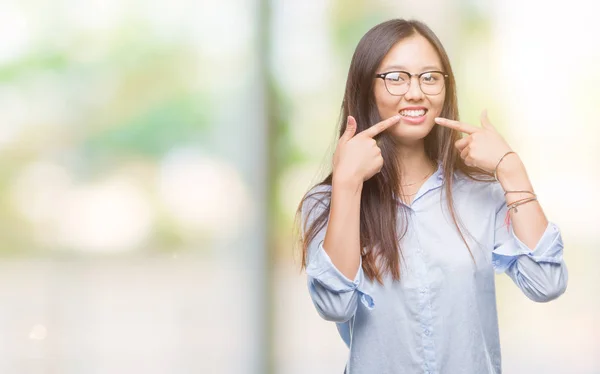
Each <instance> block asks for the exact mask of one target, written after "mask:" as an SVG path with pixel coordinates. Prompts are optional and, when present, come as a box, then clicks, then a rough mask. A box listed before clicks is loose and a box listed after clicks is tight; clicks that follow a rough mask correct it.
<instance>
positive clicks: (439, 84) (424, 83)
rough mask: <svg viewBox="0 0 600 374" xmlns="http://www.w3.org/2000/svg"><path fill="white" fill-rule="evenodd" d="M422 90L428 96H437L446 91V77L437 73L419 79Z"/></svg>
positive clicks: (430, 73) (424, 75)
mask: <svg viewBox="0 0 600 374" xmlns="http://www.w3.org/2000/svg"><path fill="white" fill-rule="evenodd" d="M419 83H420V84H421V90H423V93H424V94H426V95H437V94H439V93H440V92H442V89H444V75H443V74H442V73H437V72H429V73H425V74H423V75H421V77H420V78H419Z"/></svg>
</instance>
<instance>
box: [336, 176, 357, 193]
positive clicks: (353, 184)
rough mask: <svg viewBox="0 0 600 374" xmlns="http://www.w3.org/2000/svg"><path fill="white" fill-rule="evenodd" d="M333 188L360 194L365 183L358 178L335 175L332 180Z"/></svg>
mask: <svg viewBox="0 0 600 374" xmlns="http://www.w3.org/2000/svg"><path fill="white" fill-rule="evenodd" d="M331 187H332V188H335V189H341V190H347V191H352V192H355V193H360V192H362V187H363V181H362V180H361V179H360V178H357V177H356V176H352V175H344V174H336V173H334V174H333V178H332V180H331Z"/></svg>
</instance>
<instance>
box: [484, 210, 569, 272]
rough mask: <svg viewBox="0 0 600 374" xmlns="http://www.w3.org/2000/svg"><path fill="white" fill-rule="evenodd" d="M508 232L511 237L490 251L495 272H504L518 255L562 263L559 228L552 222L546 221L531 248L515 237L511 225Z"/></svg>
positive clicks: (536, 260) (561, 242)
mask: <svg viewBox="0 0 600 374" xmlns="http://www.w3.org/2000/svg"><path fill="white" fill-rule="evenodd" d="M510 232H511V238H510V239H509V240H508V241H507V242H506V243H504V244H502V245H501V246H499V247H498V248H496V249H494V250H493V251H492V265H493V266H494V269H495V270H496V272H497V273H503V272H505V271H506V270H507V269H508V268H510V267H511V266H512V265H513V263H514V262H515V261H517V259H518V257H519V256H528V257H530V258H531V259H532V260H534V261H535V262H549V263H554V264H560V263H562V261H563V247H564V245H563V241H562V237H561V235H560V230H559V229H558V226H556V225H555V224H554V223H552V222H548V226H547V227H546V230H545V231H544V234H543V235H542V237H541V238H540V240H539V241H538V243H537V245H536V246H535V249H533V250H531V249H530V248H529V247H527V246H526V245H525V244H524V243H523V242H521V241H520V240H519V238H517V236H516V235H515V233H514V231H513V229H512V226H511V227H510Z"/></svg>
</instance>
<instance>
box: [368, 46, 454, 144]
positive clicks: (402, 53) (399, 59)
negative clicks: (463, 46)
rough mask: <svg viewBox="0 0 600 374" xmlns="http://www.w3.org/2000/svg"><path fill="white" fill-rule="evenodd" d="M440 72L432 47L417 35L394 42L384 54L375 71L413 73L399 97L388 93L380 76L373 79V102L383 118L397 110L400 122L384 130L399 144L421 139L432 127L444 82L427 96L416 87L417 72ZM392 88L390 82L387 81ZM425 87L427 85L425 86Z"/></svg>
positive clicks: (442, 102)
mask: <svg viewBox="0 0 600 374" xmlns="http://www.w3.org/2000/svg"><path fill="white" fill-rule="evenodd" d="M433 70H437V71H443V70H442V64H441V61H440V58H439V56H438V54H437V52H436V51H435V49H434V48H433V46H432V45H431V44H430V43H429V41H427V39H425V38H424V37H423V36H421V35H420V34H415V35H413V36H411V37H408V38H406V39H404V40H402V41H399V42H398V43H396V44H395V45H394V46H393V47H392V49H390V51H389V52H388V54H387V55H386V56H385V58H384V59H383V61H382V62H381V65H380V66H379V69H378V70H377V74H381V73H387V72H390V71H406V72H408V73H410V74H412V75H413V77H412V78H411V79H410V86H409V88H408V91H406V93H405V94H404V95H402V96H394V95H392V94H390V93H389V92H388V90H387V89H386V86H385V82H384V80H383V79H379V78H376V82H375V92H374V94H375V102H376V103H377V108H378V110H379V115H380V117H381V118H382V119H386V118H389V117H391V116H394V115H396V114H398V113H400V115H401V119H400V122H399V123H398V124H397V125H394V126H392V127H390V128H389V129H388V130H387V131H388V132H389V133H391V134H393V135H394V136H395V137H396V138H397V139H398V140H399V141H400V143H401V144H413V143H415V142H417V141H421V140H422V139H423V138H425V136H427V134H429V132H430V131H431V129H432V128H433V126H435V122H434V119H435V117H438V116H439V115H440V113H441V111H442V107H443V105H444V98H445V97H446V85H445V84H444V88H443V89H442V90H441V92H440V93H439V94H437V95H427V94H424V93H423V91H421V88H420V87H419V82H418V77H416V76H417V75H418V74H420V73H423V72H427V71H433ZM388 86H389V87H391V85H390V84H388ZM426 90H427V88H426Z"/></svg>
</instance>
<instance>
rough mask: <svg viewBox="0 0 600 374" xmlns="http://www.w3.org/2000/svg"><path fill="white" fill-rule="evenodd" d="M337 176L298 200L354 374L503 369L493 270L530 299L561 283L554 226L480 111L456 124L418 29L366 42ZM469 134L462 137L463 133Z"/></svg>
mask: <svg viewBox="0 0 600 374" xmlns="http://www.w3.org/2000/svg"><path fill="white" fill-rule="evenodd" d="M342 119H343V121H342V123H341V126H340V127H341V128H340V137H339V141H338V144H337V148H336V150H335V154H334V157H333V168H332V172H331V174H329V176H327V178H325V180H323V181H322V182H321V183H319V184H318V185H317V186H315V187H313V188H312V189H311V190H310V191H309V192H308V193H307V194H306V196H305V197H304V198H303V200H302V202H301V204H300V207H299V213H301V217H302V232H303V235H302V246H303V266H304V267H305V268H306V272H307V275H308V288H309V292H310V296H311V298H312V300H313V303H314V305H315V307H316V309H317V311H318V313H319V314H320V315H321V316H322V317H323V318H324V319H326V320H328V321H334V322H336V323H337V328H338V330H339V333H340V335H341V337H342V339H343V340H344V341H345V343H346V344H347V345H348V347H349V348H350V355H349V359H348V363H347V366H346V372H347V373H349V374H366V373H369V374H372V373H377V374H383V373H427V374H433V373H451V374H458V373H473V374H483V373H500V372H501V360H500V343H499V336H498V317H497V311H496V297H495V284H494V270H495V271H496V272H499V273H502V272H505V273H507V274H508V276H510V277H511V278H512V280H513V281H514V283H515V284H516V285H517V287H519V288H520V289H521V290H522V291H523V293H524V294H525V295H526V296H527V297H529V298H530V299H532V300H534V301H537V302H546V301H550V300H552V299H555V298H556V297H558V296H559V295H561V294H562V293H563V292H564V291H565V289H566V285H567V269H566V267H565V264H564V261H563V243H562V239H561V235H560V232H559V229H558V228H557V226H556V225H554V224H552V223H549V222H548V220H547V219H546V217H545V215H544V212H543V211H542V207H541V206H540V203H539V201H538V200H537V197H536V194H535V192H534V190H533V187H532V185H531V182H530V180H529V178H528V176H527V172H526V170H525V167H524V165H523V163H522V162H521V159H520V158H519V156H518V154H516V153H515V152H513V151H511V148H510V146H509V145H508V144H507V143H506V141H505V140H504V139H503V138H502V136H501V135H500V134H499V133H498V132H497V131H496V129H495V128H494V126H493V125H492V124H491V123H490V121H489V120H488V117H487V114H486V113H485V112H483V114H482V117H481V125H482V127H476V126H472V125H468V124H466V123H462V122H459V121H458V106H457V99H456V88H455V80H454V76H453V74H452V68H451V67H450V62H449V60H448V56H447V54H446V52H445V50H444V48H443V47H442V45H441V43H440V41H439V40H438V38H437V37H436V36H435V34H434V33H433V32H432V31H431V30H430V29H429V28H428V27H427V26H426V25H424V24H423V23H420V22H416V21H405V20H392V21H388V22H385V23H382V24H380V25H377V26H375V27H374V28H372V29H371V30H370V31H369V32H367V34H366V35H365V36H364V37H363V38H362V39H361V41H360V42H359V44H358V46H357V47H356V51H355V52H354V56H353V58H352V62H351V64H350V70H349V73H348V80H347V82H346V91H345V94H344V100H343V104H342ZM463 133H464V134H465V135H461V134H463Z"/></svg>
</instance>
